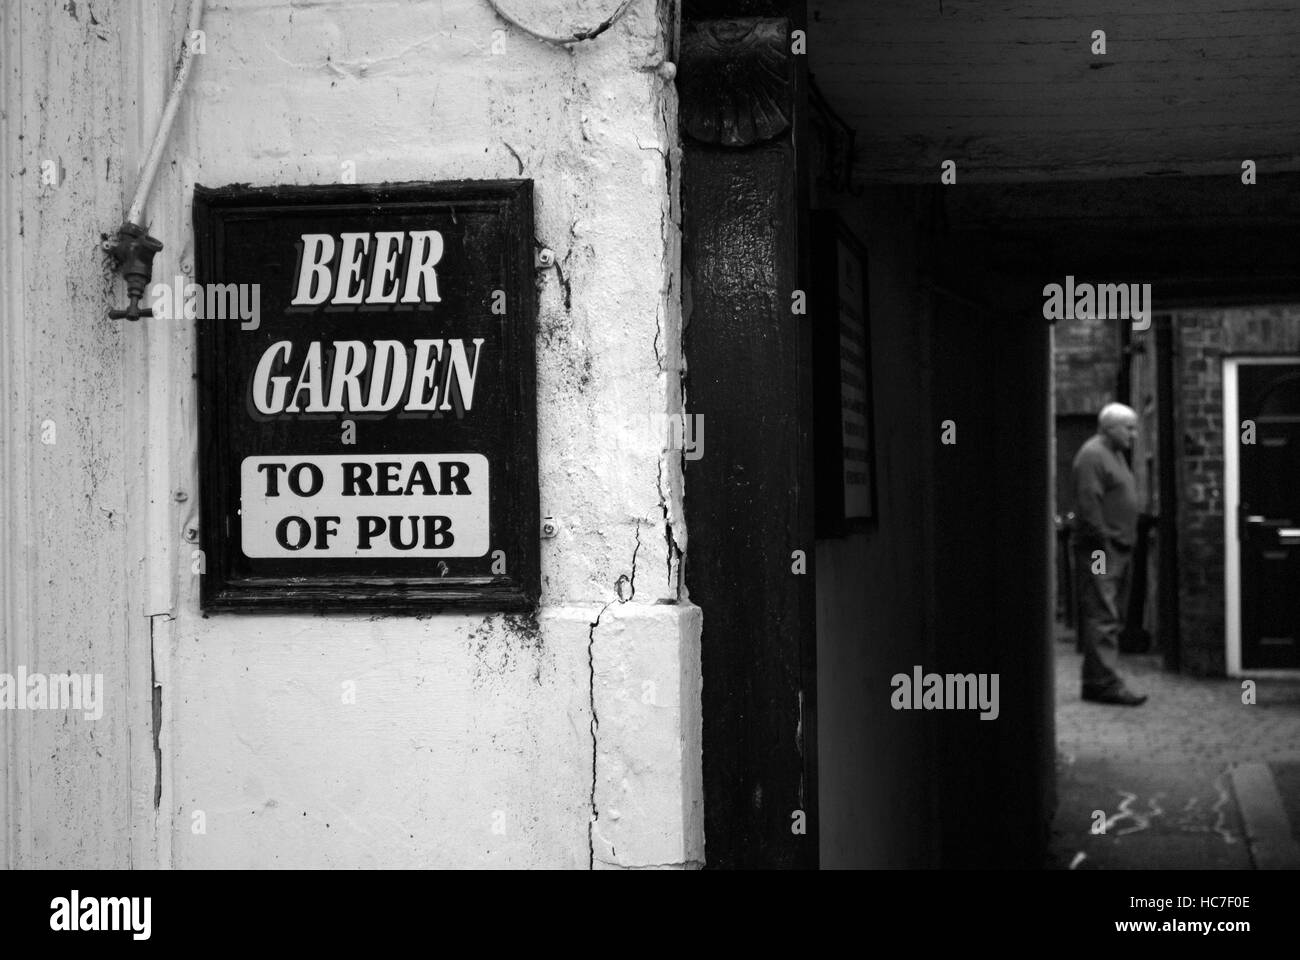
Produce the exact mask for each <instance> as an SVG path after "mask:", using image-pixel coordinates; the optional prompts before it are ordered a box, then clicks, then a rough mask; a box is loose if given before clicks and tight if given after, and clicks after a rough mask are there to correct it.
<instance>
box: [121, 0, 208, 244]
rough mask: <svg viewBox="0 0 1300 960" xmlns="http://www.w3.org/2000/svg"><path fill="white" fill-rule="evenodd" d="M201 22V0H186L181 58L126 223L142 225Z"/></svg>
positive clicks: (186, 76) (188, 69)
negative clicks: (189, 0)
mask: <svg viewBox="0 0 1300 960" xmlns="http://www.w3.org/2000/svg"><path fill="white" fill-rule="evenodd" d="M202 22H203V0H192V2H191V3H190V17H189V26H187V27H186V28H185V39H184V40H183V42H182V43H181V62H180V65H179V66H178V67H177V68H176V79H175V80H173V81H172V89H171V93H169V94H168V95H167V105H166V106H165V107H164V108H163V115H162V119H161V120H159V121H158V131H157V132H156V133H155V134H154V137H153V144H152V145H151V146H150V147H149V158H148V159H147V160H146V161H145V164H144V169H143V170H142V171H141V172H140V185H139V186H137V187H136V188H135V197H134V199H132V201H131V209H130V210H129V211H128V212H127V215H126V221H127V223H134V224H137V225H140V226H142V225H143V224H141V223H140V218H141V217H143V216H144V204H145V201H146V200H148V199H149V190H150V189H151V188H152V187H153V178H154V176H155V175H157V173H158V164H159V162H160V161H161V160H162V153H163V147H165V146H166V145H167V137H168V136H169V135H170V133H171V129H172V123H173V122H174V121H175V119H176V111H177V110H178V109H180V105H181V94H183V93H184V92H185V82H186V81H187V80H188V79H189V76H190V67H191V66H192V65H193V63H194V50H193V46H192V44H191V40H192V38H193V36H194V33H195V31H197V30H198V29H199V25H200V24H201V23H202Z"/></svg>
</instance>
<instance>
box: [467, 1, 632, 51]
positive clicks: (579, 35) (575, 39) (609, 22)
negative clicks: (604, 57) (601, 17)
mask: <svg viewBox="0 0 1300 960" xmlns="http://www.w3.org/2000/svg"><path fill="white" fill-rule="evenodd" d="M487 2H488V5H489V6H490V7H491V8H492V9H493V10H495V11H496V12H497V16H498V17H500V18H501V19H502V20H504V21H505V22H506V23H508V24H510V25H511V26H513V27H517V28H518V29H520V30H522V31H523V32H524V33H527V34H529V35H531V36H534V37H536V38H537V39H538V40H545V41H546V42H547V43H558V44H560V45H562V46H563V45H567V44H570V43H581V42H582V41H583V40H594V39H595V38H596V37H598V36H600V35H601V34H602V33H604V32H605V31H606V30H608V29H609V28H610V27H612V26H613V25H614V22H615V21H616V20H617V19H618V18H619V17H621V16H623V14H624V13H626V12H627V8H628V7H630V6H631V5H632V0H623V2H622V3H620V4H619V5H618V8H617V9H616V10H615V11H614V12H613V13H612V14H610V15H609V16H608V17H606V18H605V21H604V22H603V23H601V24H599V25H598V26H595V27H592V28H591V29H590V30H578V31H575V32H574V33H572V34H570V35H569V36H567V37H558V36H553V35H551V34H549V33H540V32H539V31H537V30H534V29H533V28H532V27H526V26H524V25H523V24H522V23H520V22H519V21H518V20H516V19H515V18H514V17H512V16H511V15H510V14H508V13H506V12H505V11H504V10H502V9H501V7H500V6H499V4H498V2H497V0H487Z"/></svg>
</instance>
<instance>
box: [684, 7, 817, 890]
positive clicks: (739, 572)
mask: <svg viewBox="0 0 1300 960" xmlns="http://www.w3.org/2000/svg"><path fill="white" fill-rule="evenodd" d="M732 13H740V14H744V16H742V17H740V18H732V19H727V16H728V14H732ZM803 23H804V20H803V10H802V4H800V5H798V8H797V9H796V8H795V7H793V6H792V5H790V4H785V3H770V2H769V3H763V2H744V0H738V2H734V3H727V2H721V3H710V2H698V3H693V4H691V3H688V4H687V5H686V8H685V11H684V22H683V25H682V51H681V56H680V61H681V63H680V69H679V78H680V79H679V89H680V92H681V125H682V139H683V146H684V151H683V154H684V155H683V170H682V221H683V222H682V227H683V267H684V272H685V277H684V282H685V284H687V286H686V304H687V307H688V309H689V316H688V317H687V318H686V324H687V326H686V335H685V339H686V344H685V348H686V359H687V404H688V408H689V410H690V412H691V413H693V414H701V415H703V417H704V418H705V421H706V423H707V426H708V438H709V440H708V447H707V449H706V451H705V454H704V456H703V457H702V458H701V459H699V460H696V461H692V462H690V463H688V464H687V472H686V498H687V500H686V502H687V510H688V518H689V523H690V537H691V542H690V548H689V550H688V551H687V560H686V571H685V575H686V584H687V587H688V589H689V590H690V596H691V600H692V601H693V602H695V603H696V604H698V605H699V606H700V607H701V608H702V609H703V611H704V629H703V640H702V643H703V655H702V662H703V673H704V697H703V707H704V801H705V855H706V858H707V863H708V866H710V867H733V868H745V867H816V866H817V863H818V855H817V843H818V839H817V837H818V829H817V777H816V752H817V739H816V735H815V730H816V696H815V691H816V662H815V653H816V630H815V623H814V608H815V581H814V572H813V566H812V564H813V556H814V553H815V548H816V544H815V540H814V532H813V502H812V490H813V460H812V387H811V377H810V370H811V340H810V336H809V334H810V330H809V327H808V319H807V315H806V314H805V315H798V314H795V313H794V312H793V309H792V307H793V303H794V300H793V295H794V292H795V291H796V290H806V289H807V288H808V282H807V276H808V273H807V269H806V266H807V264H806V260H807V257H806V250H807V244H806V243H804V242H801V237H802V236H806V230H807V193H806V189H805V188H804V187H803V186H802V183H801V181H802V180H803V178H802V176H800V175H799V173H798V171H799V166H800V165H799V163H798V159H799V156H800V150H799V148H798V144H800V143H801V142H804V141H803V139H802V137H801V135H800V133H801V125H802V122H803V121H802V118H803V107H802V104H804V103H806V93H805V91H806V69H805V68H804V59H805V58H804V57H803V56H801V55H799V54H798V53H794V52H792V38H791V31H792V30H794V29H800V28H802V25H803ZM795 551H802V556H803V558H804V560H803V563H804V565H805V566H804V569H805V571H806V572H804V573H796V572H794V569H795V564H796V559H795V556H796V555H795V554H794V552H795ZM800 821H802V822H803V825H804V831H805V832H797V830H798V826H799V824H800Z"/></svg>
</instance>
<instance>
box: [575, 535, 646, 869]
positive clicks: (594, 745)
mask: <svg viewBox="0 0 1300 960" xmlns="http://www.w3.org/2000/svg"><path fill="white" fill-rule="evenodd" d="M640 552H641V521H640V520H637V521H636V546H635V547H633V548H632V574H631V576H629V575H628V574H626V573H625V574H622V575H620V576H619V578H618V579H617V580H616V581H614V594H615V596H616V597H617V602H618V603H627V602H628V601H629V600H631V599H632V598H633V597H635V596H636V555H637V554H638V553H640ZM624 583H626V584H628V586H629V587H630V592H629V593H628V596H626V597H624V596H623V584H624ZM614 602H615V601H614V600H610V601H609V602H608V603H606V604H605V605H604V606H603V607H601V608H600V613H598V614H596V619H595V620H593V621H592V622H591V626H590V629H589V630H588V631H587V677H588V681H587V683H588V686H587V698H588V702H589V704H590V708H591V819H590V820H589V821H588V823H587V869H589V870H594V869H595V868H596V821H597V820H599V819H600V811H599V810H598V809H597V807H596V777H597V774H596V760H597V757H598V756H599V753H600V737H599V733H600V716H599V714H598V713H597V712H596V653H595V651H596V628H597V627H598V626H600V618H601V617H603V616H604V615H605V611H606V610H608V609H609V608H610V607H611V606H612V605H613V604H614Z"/></svg>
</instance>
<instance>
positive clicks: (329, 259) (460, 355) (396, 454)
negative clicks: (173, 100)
mask: <svg viewBox="0 0 1300 960" xmlns="http://www.w3.org/2000/svg"><path fill="white" fill-rule="evenodd" d="M194 231H195V240H196V253H197V257H196V274H197V275H196V277H195V281H196V283H195V284H194V285H193V287H192V288H191V287H187V288H186V303H185V308H184V309H185V310H186V311H187V315H193V316H194V317H195V319H196V320H197V321H198V331H199V334H198V369H199V428H200V429H199V438H200V453H199V459H200V471H201V491H200V492H201V498H202V505H201V527H200V529H201V545H202V549H203V551H204V553H203V559H204V565H205V572H204V575H203V578H202V591H201V595H202V603H203V608H204V610H205V611H237V610H274V609H302V608H308V609H316V610H347V611H357V610H366V611H370V612H374V611H383V612H392V613H400V612H421V611H430V610H439V609H475V610H512V611H524V610H528V609H531V608H532V607H533V606H534V605H535V603H536V600H537V594H538V588H539V557H538V525H539V516H538V513H539V511H538V491H537V425H536V386H535V384H536V367H535V363H536V358H535V346H534V333H535V326H536V319H535V296H536V293H535V285H534V279H533V215H532V182H531V181H528V180H501V181H477V182H476V181H463V182H454V183H450V182H447V183H412V184H400V185H396V184H383V185H375V186H351V185H349V186H333V185H331V186H320V187H268V188H249V187H244V186H230V187H222V188H218V189H205V188H203V187H196V188H195V196H194ZM236 303H237V304H240V305H242V306H243V307H247V306H248V305H250V304H251V305H253V307H254V309H253V310H252V311H249V310H248V309H241V310H238V311H235V310H231V309H228V307H229V306H230V305H232V304H236ZM232 314H233V315H232Z"/></svg>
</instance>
